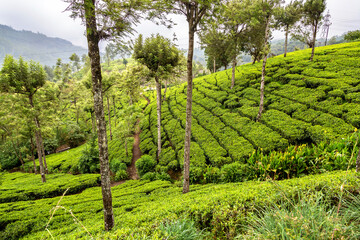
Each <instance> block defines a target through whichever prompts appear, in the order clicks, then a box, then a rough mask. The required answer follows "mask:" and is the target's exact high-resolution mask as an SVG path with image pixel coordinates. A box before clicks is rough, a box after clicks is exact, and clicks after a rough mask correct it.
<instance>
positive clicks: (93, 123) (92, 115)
mask: <svg viewBox="0 0 360 240" xmlns="http://www.w3.org/2000/svg"><path fill="white" fill-rule="evenodd" d="M91 123H92V130H93V133H95V131H96V129H95V114H94V112H91Z"/></svg>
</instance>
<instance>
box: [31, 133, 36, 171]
mask: <svg viewBox="0 0 360 240" xmlns="http://www.w3.org/2000/svg"><path fill="white" fill-rule="evenodd" d="M30 143H31V159H32V161H33V163H34V173H35V174H37V169H36V162H35V155H34V150H35V146H34V141H33V138H32V137H31V138H30Z"/></svg>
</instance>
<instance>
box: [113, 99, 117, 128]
mask: <svg viewBox="0 0 360 240" xmlns="http://www.w3.org/2000/svg"><path fill="white" fill-rule="evenodd" d="M113 106H114V124H115V128H116V120H117V117H116V104H115V96H113Z"/></svg>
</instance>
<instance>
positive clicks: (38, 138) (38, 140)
mask: <svg viewBox="0 0 360 240" xmlns="http://www.w3.org/2000/svg"><path fill="white" fill-rule="evenodd" d="M29 103H30V106H31V108H32V109H34V103H33V96H32V95H30V96H29ZM34 122H35V127H36V129H35V139H36V149H37V153H38V157H39V166H40V175H41V181H42V182H46V177H45V171H44V166H43V160H42V151H41V150H42V146H41V142H42V140H41V135H40V134H41V133H40V126H39V120H38V119H37V117H36V116H35V117H34Z"/></svg>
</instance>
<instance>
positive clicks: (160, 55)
mask: <svg viewBox="0 0 360 240" xmlns="http://www.w3.org/2000/svg"><path fill="white" fill-rule="evenodd" d="M133 58H135V59H136V60H138V61H139V62H140V63H141V64H144V65H145V66H146V67H147V68H148V69H149V71H150V74H151V77H153V78H154V79H155V83H156V103H157V128H158V149H157V158H158V159H159V157H160V153H161V101H162V99H161V79H162V78H166V76H167V75H170V74H172V73H173V72H174V71H175V68H176V67H177V66H178V65H180V51H179V50H178V49H177V48H176V46H175V45H174V44H172V43H171V41H170V40H169V39H166V38H164V37H162V36H160V35H159V34H157V35H156V36H151V37H150V38H146V39H145V42H143V37H142V35H140V36H139V38H138V39H137V40H136V41H135V45H134V53H133Z"/></svg>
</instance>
